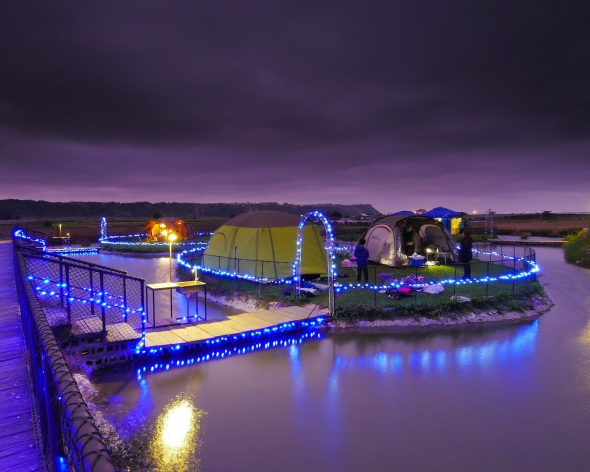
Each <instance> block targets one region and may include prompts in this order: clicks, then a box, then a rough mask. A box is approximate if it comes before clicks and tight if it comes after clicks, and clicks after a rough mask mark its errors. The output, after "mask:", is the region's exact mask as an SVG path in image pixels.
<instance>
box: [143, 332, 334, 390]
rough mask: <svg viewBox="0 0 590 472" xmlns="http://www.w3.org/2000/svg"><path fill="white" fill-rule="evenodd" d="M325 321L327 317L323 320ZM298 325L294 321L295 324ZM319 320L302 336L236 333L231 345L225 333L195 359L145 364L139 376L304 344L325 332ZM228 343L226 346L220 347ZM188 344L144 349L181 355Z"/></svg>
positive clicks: (144, 351) (148, 351)
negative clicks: (321, 328)
mask: <svg viewBox="0 0 590 472" xmlns="http://www.w3.org/2000/svg"><path fill="white" fill-rule="evenodd" d="M322 321H323V320H322ZM291 324H294V323H291ZM319 324H320V323H319V322H315V321H309V322H307V323H306V324H305V325H302V326H303V327H306V328H307V330H306V331H305V332H304V333H303V334H301V335H299V336H287V337H285V336H283V337H280V338H276V336H277V334H276V333H274V332H273V333H265V334H266V336H265V335H261V334H258V335H256V336H244V337H242V336H243V335H247V334H249V333H242V336H232V337H231V338H235V339H234V340H233V342H234V344H231V345H227V344H228V341H229V340H230V338H228V337H226V336H223V337H222V338H216V339H213V340H210V342H208V343H207V344H206V345H205V351H204V352H203V354H202V355H200V356H195V357H192V358H191V359H178V360H170V361H168V362H166V363H156V364H153V365H152V366H144V367H142V368H140V369H137V376H138V379H140V378H141V376H142V375H144V374H147V373H153V372H156V371H158V370H169V369H171V368H174V367H183V366H189V365H191V364H195V363H196V364H199V363H203V362H207V361H210V360H216V359H223V358H225V357H230V356H232V355H233V356H235V355H241V354H248V353H250V352H254V351H259V350H268V349H273V348H276V347H288V346H291V345H297V344H301V343H302V342H303V341H305V340H306V339H322V337H323V334H322V333H320V332H319V331H317V327H318V326H319ZM269 336H272V337H273V338H271V339H268V340H266V341H263V340H262V338H264V337H269ZM220 344H221V345H224V346H223V347H221V346H220ZM184 346H185V345H180V344H178V345H176V346H171V347H167V348H162V347H159V348H152V349H144V350H143V351H142V352H143V353H147V354H148V355H150V356H159V355H163V354H164V352H165V351H168V352H170V353H172V354H178V353H180V352H181V351H182V348H183V347H184Z"/></svg>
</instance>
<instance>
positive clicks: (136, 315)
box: [21, 248, 144, 341]
mask: <svg viewBox="0 0 590 472" xmlns="http://www.w3.org/2000/svg"><path fill="white" fill-rule="evenodd" d="M21 254H22V256H23V260H24V264H25V271H26V277H27V279H28V280H29V281H30V283H31V285H32V286H33V288H34V290H35V292H36V293H37V296H38V298H39V300H40V303H41V306H42V307H43V308H44V310H45V313H46V315H47V319H48V322H49V324H50V326H52V327H54V328H55V327H60V326H68V327H71V333H72V335H74V336H83V335H86V334H97V333H107V335H108V336H109V337H111V338H112V339H111V340H112V341H116V340H120V338H121V335H122V333H121V332H122V331H129V329H128V328H131V329H132V330H134V331H135V332H136V333H137V337H138V338H139V337H141V335H142V333H143V330H144V322H143V318H144V314H143V306H144V280H143V279H140V278H137V277H131V276H129V275H127V274H126V273H125V272H123V271H118V270H115V269H112V268H109V267H104V266H99V265H96V264H91V263H87V262H84V261H80V260H78V259H72V258H68V257H64V256H59V255H52V254H48V253H46V252H43V251H37V250H34V249H29V248H22V249H21Z"/></svg>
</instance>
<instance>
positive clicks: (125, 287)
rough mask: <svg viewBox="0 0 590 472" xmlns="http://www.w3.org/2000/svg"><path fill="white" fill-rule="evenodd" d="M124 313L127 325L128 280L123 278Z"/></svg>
mask: <svg viewBox="0 0 590 472" xmlns="http://www.w3.org/2000/svg"><path fill="white" fill-rule="evenodd" d="M123 313H124V316H125V323H127V278H126V277H123Z"/></svg>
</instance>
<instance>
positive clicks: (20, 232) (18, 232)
mask: <svg viewBox="0 0 590 472" xmlns="http://www.w3.org/2000/svg"><path fill="white" fill-rule="evenodd" d="M12 235H13V236H14V237H15V238H19V239H23V240H25V241H30V242H32V243H36V244H39V245H40V246H41V247H42V250H43V251H44V250H45V249H46V246H47V243H46V242H45V240H43V239H36V238H33V237H31V236H27V235H26V234H25V232H24V231H23V230H22V229H17V230H16V231H14V233H12Z"/></svg>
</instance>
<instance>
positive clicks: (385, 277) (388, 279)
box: [379, 273, 398, 285]
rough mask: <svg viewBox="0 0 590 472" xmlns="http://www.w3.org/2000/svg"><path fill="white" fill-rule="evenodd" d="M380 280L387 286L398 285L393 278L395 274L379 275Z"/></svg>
mask: <svg viewBox="0 0 590 472" xmlns="http://www.w3.org/2000/svg"><path fill="white" fill-rule="evenodd" d="M379 278H380V279H381V283H383V284H386V285H393V284H395V283H398V280H397V279H396V278H395V277H394V276H393V274H388V273H382V274H379Z"/></svg>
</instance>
